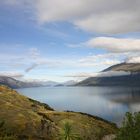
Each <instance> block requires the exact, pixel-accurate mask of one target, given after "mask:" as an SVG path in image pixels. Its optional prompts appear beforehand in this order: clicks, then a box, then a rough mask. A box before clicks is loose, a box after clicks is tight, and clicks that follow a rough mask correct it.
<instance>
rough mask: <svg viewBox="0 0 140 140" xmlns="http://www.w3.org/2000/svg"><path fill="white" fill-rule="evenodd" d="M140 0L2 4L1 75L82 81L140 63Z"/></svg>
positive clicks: (22, 0)
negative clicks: (117, 66)
mask: <svg viewBox="0 0 140 140" xmlns="http://www.w3.org/2000/svg"><path fill="white" fill-rule="evenodd" d="M139 7H140V1H139V0H71V1H69V0H30V1H29V0H20V1H19V0H4V1H3V0H0V75H6V76H11V77H13V78H16V79H22V80H49V81H50V80H51V81H57V82H63V81H67V80H81V79H83V78H86V77H89V76H92V75H94V74H95V73H97V72H100V71H102V70H103V69H105V68H107V67H109V66H112V65H115V64H118V63H122V62H127V63H139V62H140V24H139V23H140V16H139V15H140V8H139Z"/></svg>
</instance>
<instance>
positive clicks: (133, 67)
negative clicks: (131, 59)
mask: <svg viewBox="0 0 140 140" xmlns="http://www.w3.org/2000/svg"><path fill="white" fill-rule="evenodd" d="M106 71H127V72H140V63H121V64H117V65H113V66H111V67H109V68H107V69H105V70H103V72H106Z"/></svg>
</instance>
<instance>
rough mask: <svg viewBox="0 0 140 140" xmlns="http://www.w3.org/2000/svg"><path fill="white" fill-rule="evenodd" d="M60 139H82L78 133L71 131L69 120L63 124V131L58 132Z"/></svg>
mask: <svg viewBox="0 0 140 140" xmlns="http://www.w3.org/2000/svg"><path fill="white" fill-rule="evenodd" d="M60 140H82V139H81V138H80V137H79V135H78V134H76V133H73V130H72V125H71V124H70V123H69V122H66V123H65V124H64V128H63V131H62V132H61V133H60Z"/></svg>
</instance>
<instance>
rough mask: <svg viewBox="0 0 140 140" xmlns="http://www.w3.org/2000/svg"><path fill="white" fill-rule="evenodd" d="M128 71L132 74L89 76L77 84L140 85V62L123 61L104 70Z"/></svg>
mask: <svg viewBox="0 0 140 140" xmlns="http://www.w3.org/2000/svg"><path fill="white" fill-rule="evenodd" d="M109 71H126V72H132V74H130V75H122V76H108V77H107V76H106V77H104V76H102V77H89V78H87V79H85V80H83V81H81V82H79V83H77V84H76V86H140V73H139V72H140V63H121V64H117V65H113V66H111V67H109V68H107V69H105V70H103V71H102V72H108V73H109Z"/></svg>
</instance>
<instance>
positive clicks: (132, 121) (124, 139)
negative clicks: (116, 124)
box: [116, 112, 140, 140]
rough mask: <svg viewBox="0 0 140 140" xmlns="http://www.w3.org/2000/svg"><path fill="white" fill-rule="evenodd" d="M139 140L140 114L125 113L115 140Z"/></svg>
mask: <svg viewBox="0 0 140 140" xmlns="http://www.w3.org/2000/svg"><path fill="white" fill-rule="evenodd" d="M139 139H140V112H137V113H134V114H132V113H126V116H125V118H124V121H123V125H122V127H121V128H120V129H119V132H118V134H117V138H116V140H139Z"/></svg>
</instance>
